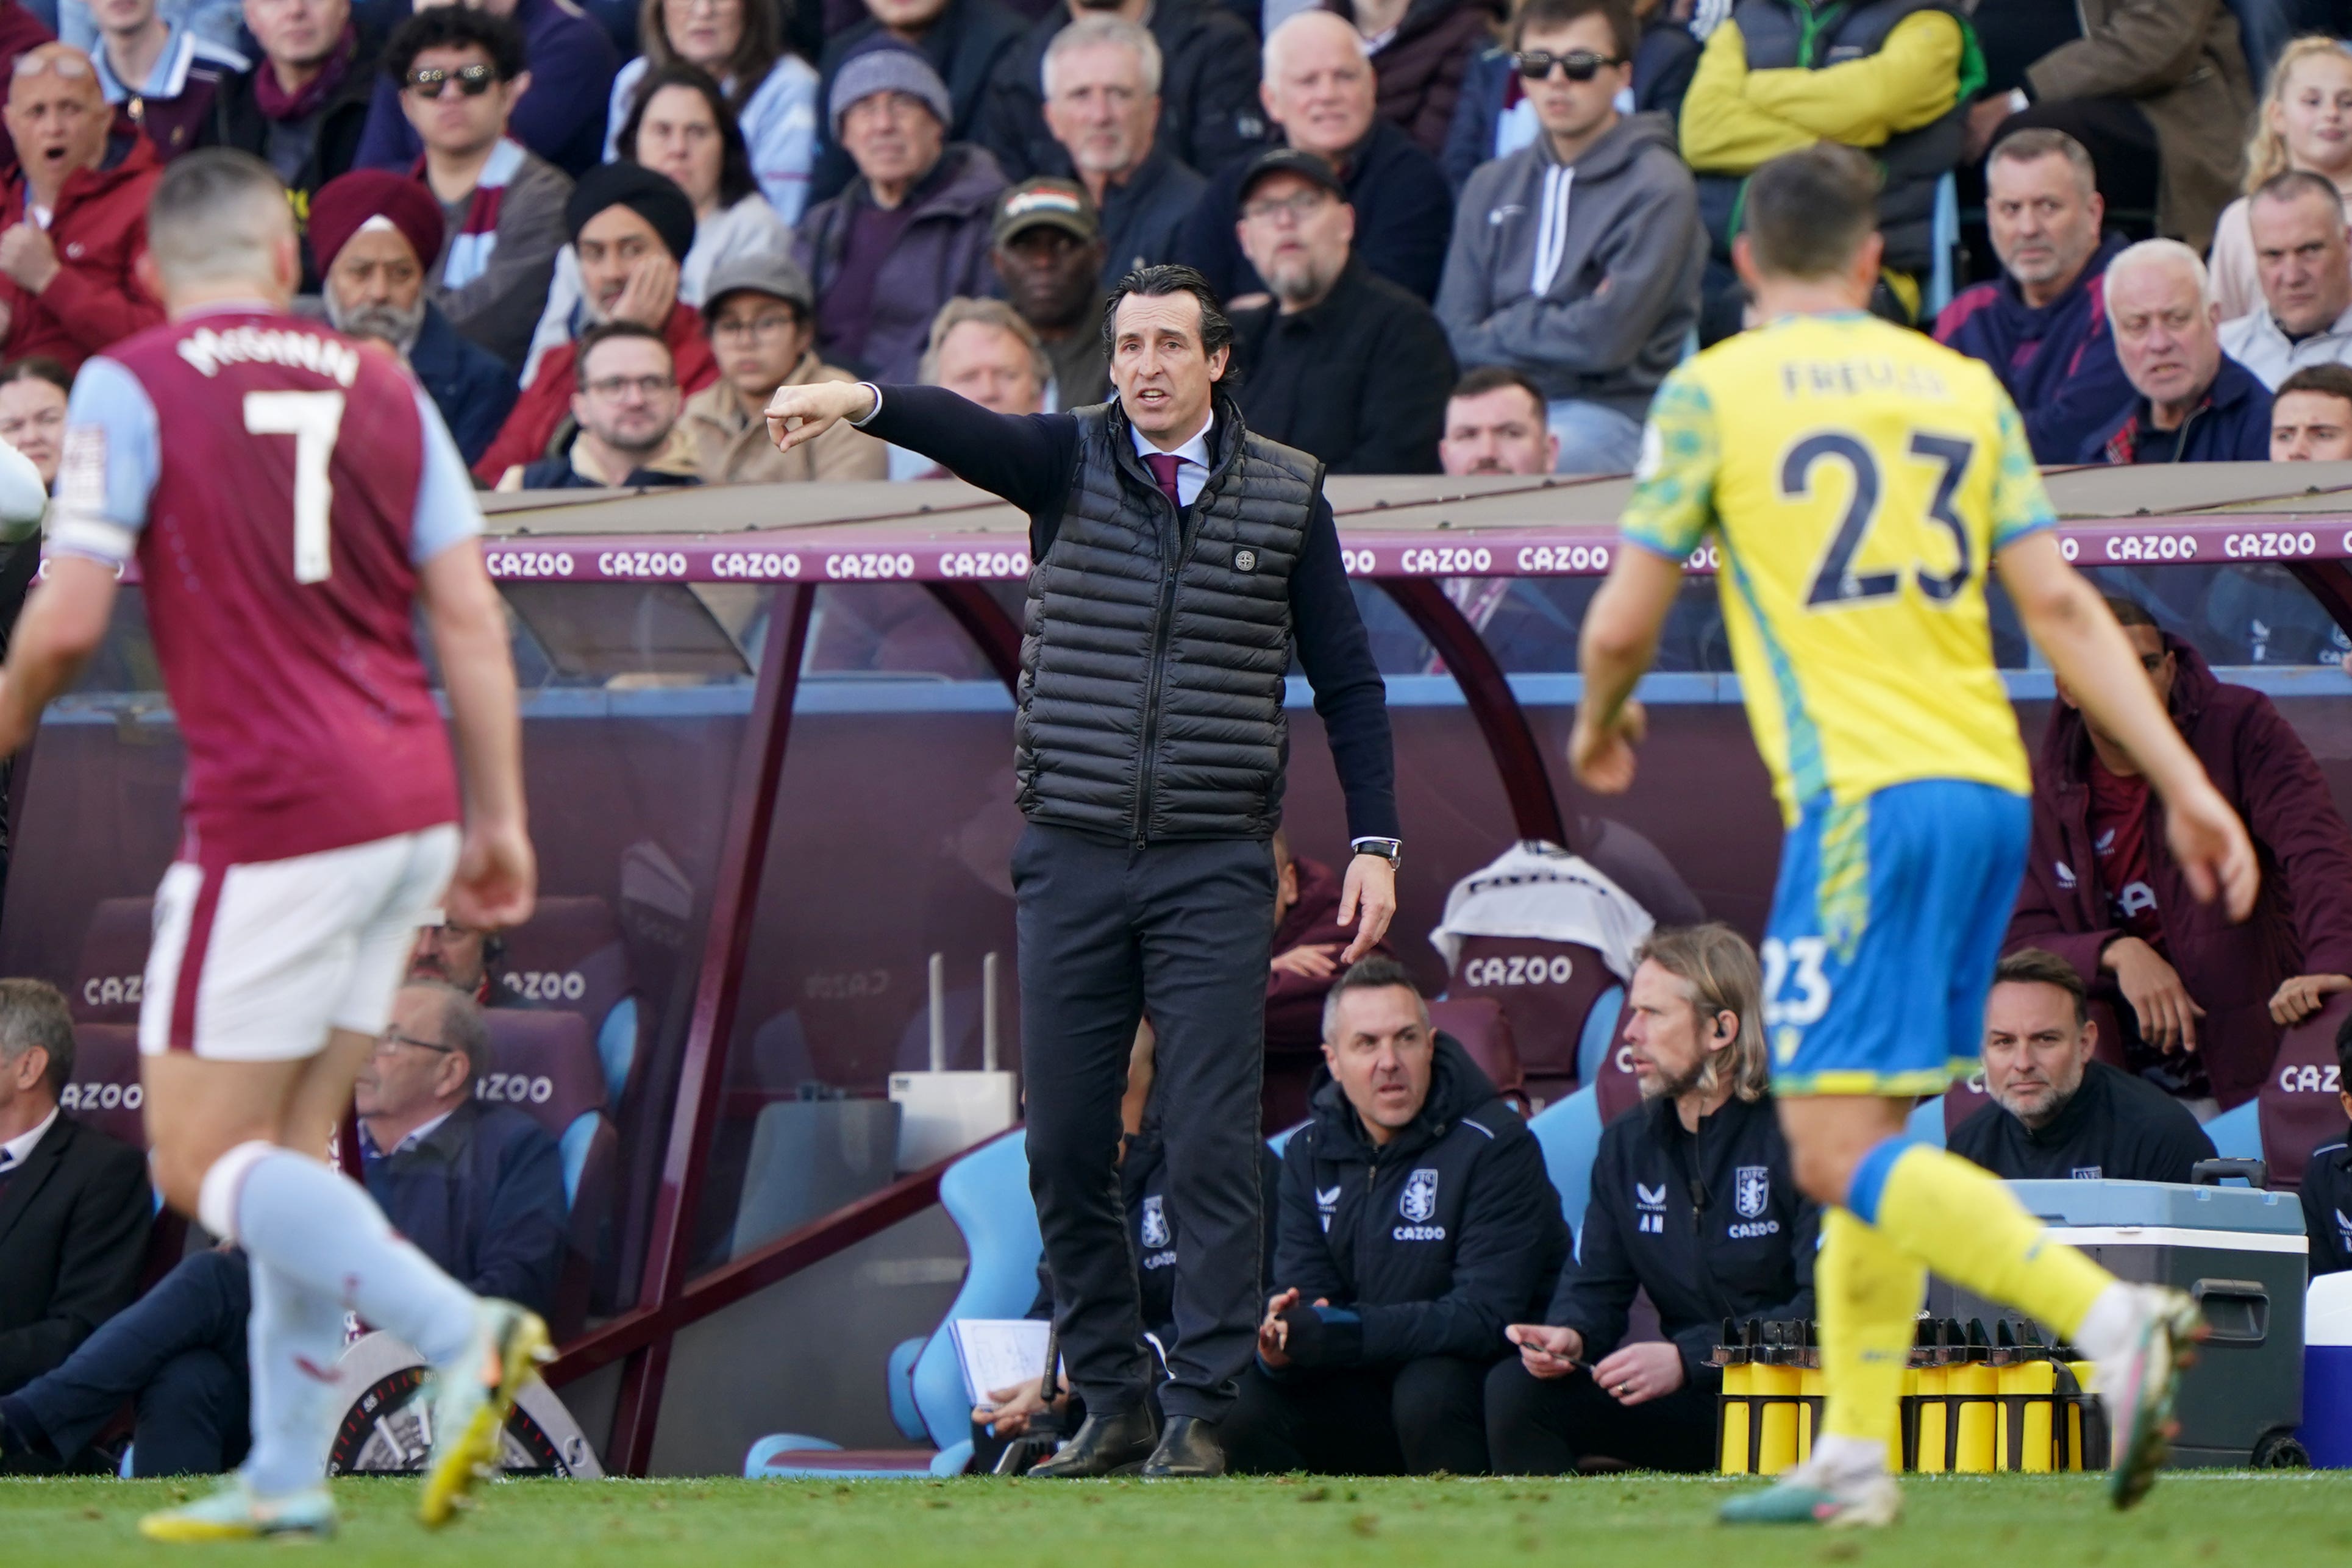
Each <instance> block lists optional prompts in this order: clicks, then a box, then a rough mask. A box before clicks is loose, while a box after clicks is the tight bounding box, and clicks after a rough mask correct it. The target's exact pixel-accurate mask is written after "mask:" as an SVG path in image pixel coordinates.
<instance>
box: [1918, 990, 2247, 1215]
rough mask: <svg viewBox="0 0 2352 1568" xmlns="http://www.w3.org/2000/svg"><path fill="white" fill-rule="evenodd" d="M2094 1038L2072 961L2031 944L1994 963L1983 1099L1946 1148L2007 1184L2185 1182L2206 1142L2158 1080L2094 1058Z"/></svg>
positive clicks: (2209, 1143)
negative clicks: (2041, 1179) (1985, 1098)
mask: <svg viewBox="0 0 2352 1568" xmlns="http://www.w3.org/2000/svg"><path fill="white" fill-rule="evenodd" d="M2098 1042H2099V1026H2098V1025H2097V1024H2095V1023H2094V1022H2092V1020H2091V1014H2090V1004H2089V1002H2088V1001H2087V999H2086V998H2085V995H2084V989H2083V977H2082V976H2081V975H2079V974H2077V973H2074V965H2073V964H2071V963H2067V962H2066V961H2065V960H2064V959H2063V958H2061V957H2059V956H2058V955H2057V954H2056V953H2054V952H2048V951H2047V950H2045V949H2042V948H2038V947H2021V948H2019V949H2018V950H2017V951H2016V952H2012V953H2011V954H2010V955H2009V956H2008V957H2006V958H2004V959H2002V960H2001V961H2000V967H1999V968H1998V969H1996V970H1994V971H1993V976H1992V994H1990V996H1988V997H1986V998H1985V1040H1984V1077H1985V1093H1986V1094H1988V1095H1989V1096H1990V1097H1991V1099H1992V1103H1991V1104H1990V1105H1988V1106H1986V1107H1985V1108H1984V1109H1983V1110H1979V1111H1978V1112H1977V1113H1976V1114H1975V1115H1974V1116H1971V1117H1969V1119H1968V1120H1967V1121H1963V1122H1961V1123H1960V1124H1959V1125H1958V1127H1956V1128H1954V1129H1953V1130H1952V1136H1951V1150H1952V1152H1953V1153H1955V1154H1958V1155H1959V1156H1960V1157H1961V1158H1963V1159H1967V1160H1973V1161H1975V1162H1976V1163H1978V1164H1979V1165H1982V1166H1983V1167H1984V1168H1985V1169H1986V1170H1988V1171H1990V1172H1991V1173H1993V1174H1994V1175H1996V1176H1999V1177H2000V1178H2001V1179H2002V1180H2004V1181H2011V1182H2013V1181H2021V1180H2030V1179H2033V1178H2038V1177H2049V1178H2054V1179H2056V1180H2060V1181H2063V1180H2066V1179H2067V1178H2069V1177H2072V1178H2073V1179H2074V1180H2076V1181H2085V1182H2095V1181H2098V1180H2099V1179H2101V1178H2102V1177H2104V1178H2105V1179H2106V1180H2108V1181H2113V1182H2181V1183H2186V1182H2187V1181H2188V1180H2189V1170H2190V1169H2191V1167H2193V1166H2194V1165H2195V1164H2196V1163H2197V1162H2198V1161H2200V1160H2210V1159H2211V1158H2213V1140H2211V1139H2210V1138H2208V1137H2207V1136H2206V1135H2205V1130H2204V1129H2203V1128H2201V1127H2200V1126H2198V1125H2197V1118H2196V1117H2194V1116H2192V1115H2190V1114H2189V1109H2188V1107H2186V1106H2184V1105H2182V1104H2181V1103H2180V1102H2179V1100H2175V1099H2173V1098H2172V1097H2171V1096H2170V1095H2168V1094H2167V1093H2165V1092H2164V1090H2162V1089H2158V1088H2157V1087H2156V1085H2154V1084H2152V1083H2150V1082H2148V1081H2147V1079H2143V1078H2135V1077H2134V1076H2133V1075H2131V1074H2130V1073H2127V1072H2118V1071H2117V1070H2116V1069H2115V1068H2111V1067H2109V1066H2107V1064H2106V1063H2105V1062H2096V1061H2093V1060H2092V1059H2091V1052H2092V1051H2093V1050H2095V1048H2096V1047H2097V1046H2098Z"/></svg>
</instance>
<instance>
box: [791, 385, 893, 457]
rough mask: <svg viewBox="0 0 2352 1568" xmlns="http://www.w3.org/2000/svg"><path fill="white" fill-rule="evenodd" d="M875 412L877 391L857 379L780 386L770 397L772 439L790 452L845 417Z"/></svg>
mask: <svg viewBox="0 0 2352 1568" xmlns="http://www.w3.org/2000/svg"><path fill="white" fill-rule="evenodd" d="M873 412H874V394H873V392H872V391H871V390H870V389H868V388H866V387H865V386H862V385H860V384H857V383H856V382H854V381H820V382H816V383H814V384H811V385H808V386H780V387H778V388H776V395H775V396H773V397H772V398H770V399H768V439H769V440H771V441H773V442H774V443H775V444H776V450H777V451H779V452H789V451H791V450H792V449H793V447H797V446H799V445H800V444H801V443H802V442H803V441H814V440H815V439H816V438H817V437H820V436H822V435H824V433H825V432H826V431H828V430H830V429H832V428H833V427H834V426H835V424H837V423H838V422H839V421H841V420H844V419H863V418H865V417H866V416H868V415H870V414H872V413H873Z"/></svg>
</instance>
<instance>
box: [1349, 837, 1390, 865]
mask: <svg viewBox="0 0 2352 1568" xmlns="http://www.w3.org/2000/svg"><path fill="white" fill-rule="evenodd" d="M1348 847H1349V848H1350V849H1352V850H1354V851H1355V852H1356V853H1357V854H1359V855H1377V856H1379V857H1380V858H1381V859H1383V860H1385V861H1387V862H1388V863H1389V865H1390V867H1391V868H1395V867H1398V866H1402V865H1403V864H1404V840H1403V839H1402V838H1352V839H1349V841H1348Z"/></svg>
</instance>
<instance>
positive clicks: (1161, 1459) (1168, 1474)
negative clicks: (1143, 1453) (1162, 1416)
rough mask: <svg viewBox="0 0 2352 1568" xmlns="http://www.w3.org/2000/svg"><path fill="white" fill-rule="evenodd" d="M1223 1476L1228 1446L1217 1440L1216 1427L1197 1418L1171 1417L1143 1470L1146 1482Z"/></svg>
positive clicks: (1210, 1422) (1219, 1438) (1221, 1440)
mask: <svg viewBox="0 0 2352 1568" xmlns="http://www.w3.org/2000/svg"><path fill="white" fill-rule="evenodd" d="M1224 1473H1225V1443H1224V1439H1223V1438H1222V1437H1220V1436H1217V1424H1216V1423H1215V1422H1213V1421H1203V1420H1202V1419H1201V1418H1200V1417H1199V1416H1197V1415H1171V1416H1170V1417H1169V1418H1168V1429H1167V1430H1166V1431H1165V1432H1162V1433H1161V1434H1160V1447H1157V1448H1154V1449H1152V1450H1151V1458H1148V1459H1146V1460H1144V1461H1143V1470H1142V1475H1143V1479H1145V1480H1147V1481H1183V1480H1204V1479H1207V1478H1209V1477H1211V1476H1222V1475H1223V1474H1224Z"/></svg>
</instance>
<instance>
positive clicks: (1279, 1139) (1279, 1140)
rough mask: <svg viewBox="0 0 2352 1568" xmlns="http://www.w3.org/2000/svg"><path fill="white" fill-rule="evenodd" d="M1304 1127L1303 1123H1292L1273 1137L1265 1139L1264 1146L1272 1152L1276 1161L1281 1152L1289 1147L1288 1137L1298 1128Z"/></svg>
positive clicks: (1279, 1157) (1280, 1156)
mask: <svg viewBox="0 0 2352 1568" xmlns="http://www.w3.org/2000/svg"><path fill="white" fill-rule="evenodd" d="M1306 1125H1307V1123H1305V1122H1304V1121H1299V1122H1294V1123H1293V1124H1291V1125H1290V1126H1288V1127H1286V1128H1284V1129H1283V1130H1282V1131H1279V1132H1277V1133H1276V1134H1275V1135H1274V1136H1273V1137H1271V1138H1269V1139H1267V1140H1266V1141H1265V1146H1266V1147H1267V1148H1269V1149H1271V1150H1273V1151H1274V1157H1275V1158H1276V1159H1277V1160H1279V1159H1281V1158H1282V1152H1283V1151H1284V1150H1285V1149H1286V1148H1288V1147H1289V1146H1290V1135H1291V1134H1292V1133H1294V1132H1296V1131H1298V1130H1299V1128H1301V1127H1304V1126H1306Z"/></svg>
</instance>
